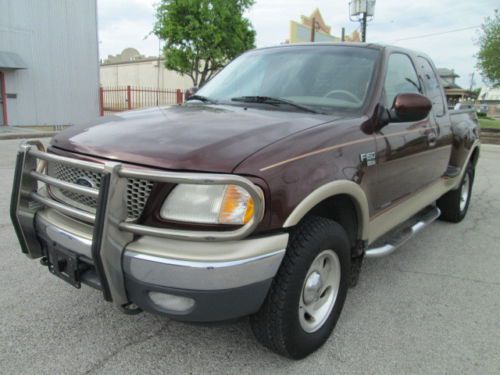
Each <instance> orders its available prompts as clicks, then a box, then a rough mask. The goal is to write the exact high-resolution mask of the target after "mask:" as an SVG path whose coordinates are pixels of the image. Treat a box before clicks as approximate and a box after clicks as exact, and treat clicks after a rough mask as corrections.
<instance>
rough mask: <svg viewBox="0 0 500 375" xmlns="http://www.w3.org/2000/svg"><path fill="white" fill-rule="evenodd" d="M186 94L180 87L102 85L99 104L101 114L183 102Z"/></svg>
mask: <svg viewBox="0 0 500 375" xmlns="http://www.w3.org/2000/svg"><path fill="white" fill-rule="evenodd" d="M183 101H184V94H183V92H182V91H181V90H180V89H152V88H145V87H133V86H122V87H101V88H100V90H99V105H100V107H99V108H100V112H101V116H104V115H105V114H111V113H114V112H121V111H128V110H130V109H137V108H147V107H155V106H158V105H171V104H181V103H182V102H183Z"/></svg>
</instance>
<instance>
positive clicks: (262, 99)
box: [231, 96, 321, 113]
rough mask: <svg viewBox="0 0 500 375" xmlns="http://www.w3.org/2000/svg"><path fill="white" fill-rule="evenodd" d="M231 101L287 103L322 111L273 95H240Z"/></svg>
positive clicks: (315, 111) (307, 110)
mask: <svg viewBox="0 0 500 375" xmlns="http://www.w3.org/2000/svg"><path fill="white" fill-rule="evenodd" d="M231 101H233V102H243V103H264V104H274V105H280V104H286V105H289V106H292V107H295V108H297V109H300V110H302V111H305V112H311V113H321V112H319V111H317V110H315V109H312V108H311V107H308V106H305V105H302V104H298V103H295V102H293V101H291V100H287V99H282V98H274V97H271V96H238V97H236V98H231Z"/></svg>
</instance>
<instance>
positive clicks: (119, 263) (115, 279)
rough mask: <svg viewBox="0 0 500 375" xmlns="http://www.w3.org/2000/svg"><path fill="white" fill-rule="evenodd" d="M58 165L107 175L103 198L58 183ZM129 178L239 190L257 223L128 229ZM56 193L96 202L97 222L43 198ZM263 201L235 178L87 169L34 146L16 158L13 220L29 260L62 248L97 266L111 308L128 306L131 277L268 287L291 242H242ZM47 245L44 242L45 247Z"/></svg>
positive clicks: (187, 285)
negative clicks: (54, 170)
mask: <svg viewBox="0 0 500 375" xmlns="http://www.w3.org/2000/svg"><path fill="white" fill-rule="evenodd" d="M50 161H57V162H59V163H65V164H68V165H72V166H77V167H79V168H86V169H88V170H92V171H98V172H99V173H102V176H103V177H102V180H101V187H100V189H99V190H97V189H92V188H87V187H83V186H80V185H76V184H72V183H68V182H64V181H61V180H57V179H54V178H52V177H50V176H48V175H46V174H45V173H44V163H46V162H50ZM127 178H142V179H148V180H151V181H163V182H170V183H190V184H235V185H239V186H242V187H243V188H245V189H246V190H247V191H249V193H250V194H251V196H252V198H253V199H254V202H255V216H254V218H253V219H252V220H251V221H250V222H249V223H248V224H246V225H244V226H242V227H240V228H238V229H236V230H233V231H226V232H216V231H212V232H206V231H184V230H174V229H164V228H155V227H148V226H144V225H140V224H137V223H130V222H127V221H126V214H127V213H126V209H125V204H124V197H125V192H126V181H127V180H126V179H127ZM41 183H43V184H45V185H52V186H57V187H60V188H64V189H67V190H72V191H75V192H78V193H80V194H88V195H90V196H95V197H97V202H98V207H97V210H96V214H95V215H94V214H91V213H88V212H84V211H82V210H79V209H76V208H74V207H71V206H68V205H65V204H63V203H60V202H58V201H55V200H53V199H51V198H50V197H49V196H48V195H44V194H43V192H42V190H41V188H40V187H41V185H43V184H41ZM263 213H264V206H263V199H262V197H261V196H260V192H259V189H258V188H257V187H256V186H255V185H254V184H253V183H252V182H250V181H249V180H247V179H245V178H242V177H239V176H235V175H218V174H204V173H173V172H165V171H158V170H150V169H137V168H136V169H134V168H131V167H126V166H124V165H123V164H120V163H114V162H106V163H104V164H99V163H93V162H87V161H82V160H77V159H72V158H67V157H61V156H58V155H54V154H49V153H45V152H43V149H42V148H41V147H40V144H39V143H37V142H28V143H24V144H22V145H21V147H20V150H19V152H18V155H17V161H16V172H15V179H14V187H13V191H12V201H11V218H12V221H13V224H14V227H15V230H16V233H17V235H18V238H19V241H20V244H21V248H22V250H23V252H24V253H26V254H27V255H28V256H29V257H31V258H39V257H41V256H43V255H44V249H43V243H44V241H52V242H53V243H57V244H58V245H59V246H62V247H64V248H66V249H68V250H70V251H72V252H74V253H77V254H78V255H79V256H81V257H83V258H85V259H87V260H88V261H89V263H92V264H93V265H94V266H95V271H96V274H97V278H98V280H99V281H100V285H101V288H102V290H103V294H104V297H105V299H106V300H109V301H113V302H114V303H115V304H117V305H119V306H122V305H125V304H127V303H129V302H130V298H129V295H128V294H129V293H127V288H126V284H128V283H126V280H125V279H126V277H130V278H132V279H133V280H137V281H140V282H141V283H144V285H153V286H158V287H167V288H179V289H186V290H191V289H193V290H197V291H200V290H201V291H202V290H211V291H213V290H226V289H230V288H238V287H241V286H244V285H248V284H252V283H258V282H260V281H262V280H269V279H271V278H272V277H273V276H274V275H275V274H276V272H277V270H278V268H279V265H280V264H281V260H282V258H283V255H284V252H285V250H284V249H285V247H286V243H287V241H288V234H286V233H284V234H279V235H275V236H270V237H264V238H255V239H245V237H247V236H248V235H249V234H250V233H251V232H252V231H253V230H254V228H255V227H256V225H257V224H258V223H259V222H260V220H261V219H262V217H263ZM41 239H42V240H41Z"/></svg>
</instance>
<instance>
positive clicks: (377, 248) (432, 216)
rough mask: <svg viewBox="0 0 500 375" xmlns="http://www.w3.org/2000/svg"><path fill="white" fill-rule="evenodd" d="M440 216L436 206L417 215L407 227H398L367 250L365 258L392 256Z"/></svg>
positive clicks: (409, 221)
mask: <svg viewBox="0 0 500 375" xmlns="http://www.w3.org/2000/svg"><path fill="white" fill-rule="evenodd" d="M439 215H441V211H440V210H439V208H437V207H434V206H431V207H427V208H425V209H424V210H422V211H420V212H419V213H418V214H417V215H415V216H414V217H412V218H411V219H409V220H408V221H407V222H406V223H407V224H406V225H403V226H399V227H397V228H396V229H394V230H392V231H390V232H389V233H388V234H386V235H384V236H383V237H382V238H380V239H379V240H377V241H375V243H374V244H373V245H372V247H369V248H368V249H367V250H366V252H365V256H366V257H367V258H379V257H383V256H386V255H389V254H392V253H393V252H394V251H396V249H398V248H399V247H400V246H402V245H403V244H404V243H405V242H406V241H408V240H409V239H410V238H412V237H413V236H415V235H416V234H417V233H418V232H420V231H421V230H422V229H424V228H425V227H426V226H428V225H429V224H431V223H432V222H434V221H435V220H436V219H437V218H438V217H439Z"/></svg>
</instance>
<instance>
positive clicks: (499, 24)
mask: <svg viewBox="0 0 500 375" xmlns="http://www.w3.org/2000/svg"><path fill="white" fill-rule="evenodd" d="M479 48H480V49H479V54H478V55H477V59H478V64H477V65H478V68H479V69H480V70H481V73H482V75H483V77H484V78H485V79H486V80H488V81H489V82H491V83H492V84H493V85H495V86H496V85H499V84H500V12H499V10H498V9H496V10H495V15H494V16H493V17H488V18H486V20H485V22H484V24H483V25H482V32H481V36H480V37H479Z"/></svg>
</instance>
